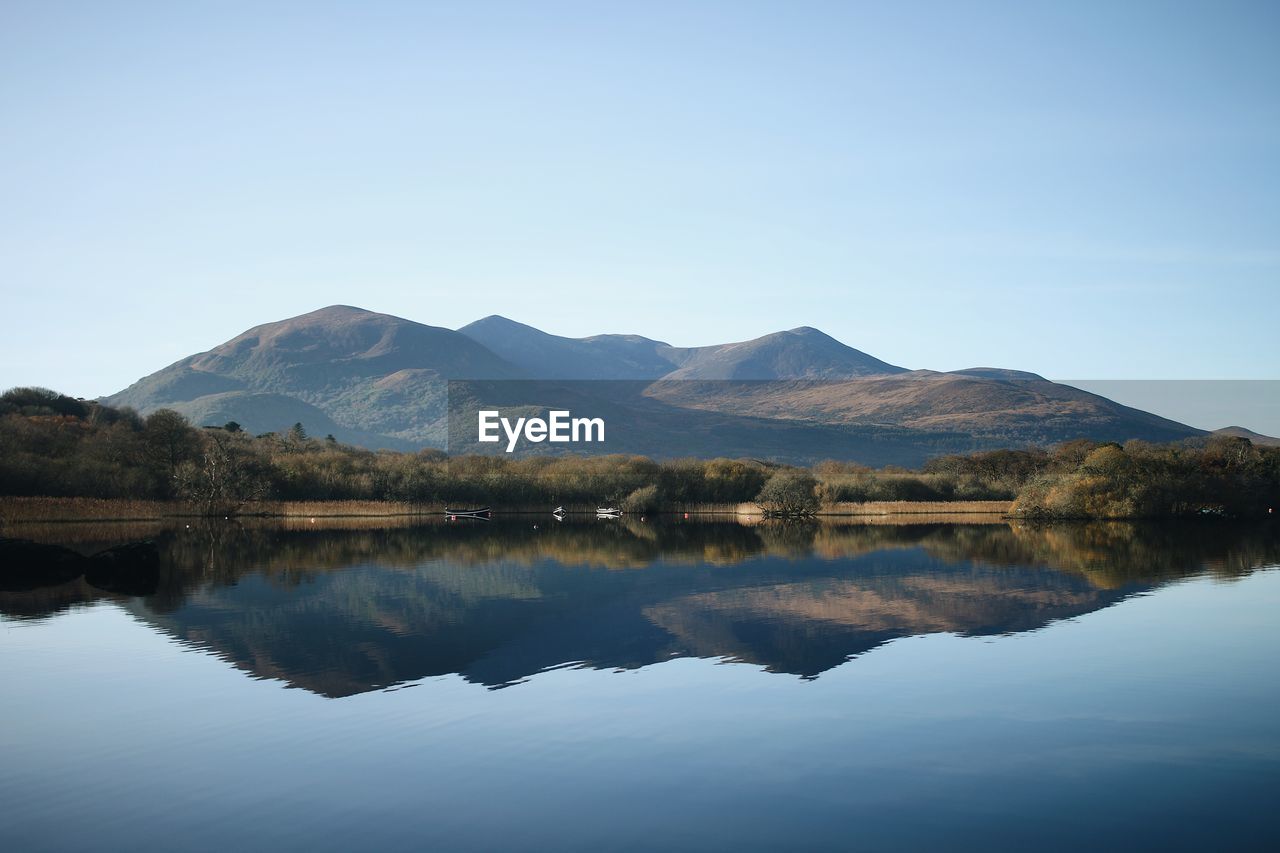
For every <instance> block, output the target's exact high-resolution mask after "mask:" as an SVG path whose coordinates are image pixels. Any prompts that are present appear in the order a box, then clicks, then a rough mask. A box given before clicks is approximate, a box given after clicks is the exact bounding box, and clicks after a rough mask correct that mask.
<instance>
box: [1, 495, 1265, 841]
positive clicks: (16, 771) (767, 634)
mask: <svg viewBox="0 0 1280 853" xmlns="http://www.w3.org/2000/svg"><path fill="white" fill-rule="evenodd" d="M333 524H334V523H333V522H330V523H329V525H328V526H326V525H325V524H324V523H323V522H322V523H320V524H318V525H314V526H313V525H310V524H288V525H283V524H268V523H247V524H237V523H235V522H223V523H218V524H212V525H193V526H192V527H190V528H188V527H186V526H184V525H181V524H180V525H177V528H178V529H165V530H153V529H144V528H145V526H143V527H141V528H140V527H130V526H123V527H114V526H112V525H97V526H94V525H75V526H65V527H55V526H42V527H36V528H32V529H31V531H29V532H28V533H29V535H30V536H31V537H32V538H41V539H44V540H45V541H59V540H61V541H62V542H64V544H70V545H72V546H74V547H77V548H79V549H81V550H84V551H86V552H88V551H92V550H95V549H96V548H98V547H102V546H104V545H107V544H111V542H112V541H116V540H120V539H127V538H132V537H135V536H137V535H138V534H139V533H140V532H141V533H143V534H144V535H155V536H157V539H158V542H159V543H160V545H161V549H162V577H161V582H160V584H159V587H158V588H157V589H155V590H154V592H152V593H151V594H148V595H143V596H133V597H130V596H122V595H117V594H112V593H108V592H104V591H101V590H98V589H95V588H94V587H91V586H89V585H88V584H87V583H85V582H84V581H83V580H78V581H74V582H72V583H68V584H64V585H61V586H57V587H48V588H44V589H35V590H28V591H21V592H0V849H2V850H14V851H17V850H41V849H52V850H66V849H113V850H130V851H146V850H156V851H179V850H236V849H283V850H352V849H369V850H387V849H415V850H416V849H439V850H499V849H503V850H507V849H514V850H613V849H618V850H632V849H636V850H654V849H682V850H683V849H689V850H757V849H759V850H779V849H783V850H800V849H830V850H903V849H961V850H1023V849H1076V848H1079V847H1089V848H1093V849H1116V850H1132V849H1162V850H1167V849H1187V850H1205V849H1276V844H1277V840H1278V838H1280V817H1278V816H1277V812H1276V798H1277V795H1278V794H1280V572H1277V571H1275V570H1274V569H1275V567H1276V566H1277V564H1280V531H1277V529H1276V528H1275V527H1274V526H1271V527H1237V526H1226V525H1217V524H1211V523H1210V524H1201V525H1191V526H1187V525H1184V526H1181V527H1170V526H1156V525H1145V526H1144V525H1125V524H1102V525H1063V526H1052V527H1024V526H1010V525H1006V524H985V525H976V524H910V525H851V526H838V525H831V524H822V525H794V524H792V525H777V526H772V525H764V526H744V525H739V524H737V523H733V522H696V523H693V522H682V521H675V520H666V521H657V522H654V521H653V520H650V521H648V522H641V521H639V520H634V519H626V520H623V521H601V522H597V521H577V522H575V521H566V522H564V523H562V524H557V523H555V522H553V521H551V520H550V519H549V518H548V519H546V520H545V521H544V520H536V519H533V518H522V519H518V520H512V521H494V522H491V523H487V524H486V523H481V522H476V523H455V524H443V523H441V524H417V525H413V524H401V525H399V526H389V527H384V526H369V524H368V523H357V522H350V523H349V526H347V527H345V528H344V527H334V526H333ZM7 533H8V535H11V536H23V535H24V531H22V530H20V529H18V528H12V529H10V530H8V531H7Z"/></svg>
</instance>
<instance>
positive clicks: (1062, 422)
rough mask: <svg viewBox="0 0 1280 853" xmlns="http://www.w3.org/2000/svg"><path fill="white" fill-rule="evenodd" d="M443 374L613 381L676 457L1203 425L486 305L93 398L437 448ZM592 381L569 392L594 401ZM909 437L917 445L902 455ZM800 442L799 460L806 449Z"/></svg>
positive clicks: (264, 351) (269, 337) (979, 373)
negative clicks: (683, 425)
mask: <svg viewBox="0 0 1280 853" xmlns="http://www.w3.org/2000/svg"><path fill="white" fill-rule="evenodd" d="M451 380H477V381H490V380H493V381H501V380H526V381H529V380H541V381H543V382H570V381H578V380H609V381H610V382H611V383H613V386H612V389H611V390H610V392H609V394H610V401H609V405H610V407H611V408H610V411H613V412H615V413H616V414H615V416H616V417H627V418H632V417H634V418H635V419H636V420H635V422H634V423H628V424H627V425H626V426H627V427H628V430H629V432H630V434H632V435H635V436H640V435H642V434H644V433H645V432H646V430H648V431H650V432H652V433H653V434H649V435H645V436H644V439H645V440H644V442H643V444H644V447H645V448H646V449H648V450H650V451H651V450H652V448H655V447H656V448H659V449H660V448H664V447H667V448H669V449H670V453H671V455H681V454H680V450H681V448H682V447H689V448H696V452H698V453H700V454H701V453H714V452H715V451H714V446H715V443H716V439H715V436H716V435H717V433H718V431H719V430H721V429H726V430H731V431H732V434H733V436H734V440H733V442H731V443H732V445H733V447H734V448H735V449H736V450H739V451H743V452H750V451H751V449H752V447H753V441H754V439H752V437H751V436H752V435H753V434H755V433H753V430H758V431H759V435H760V440H761V442H762V447H761V449H765V448H766V447H767V450H768V453H769V454H771V456H769V457H768V458H780V459H783V457H785V455H786V454H787V453H788V451H787V450H786V447H785V444H786V442H785V441H782V442H780V441H779V436H794V437H795V441H797V442H799V443H804V442H806V441H809V440H810V439H811V438H812V437H813V436H817V435H819V434H820V435H821V436H823V438H822V440H821V442H820V447H819V446H814V447H811V448H808V452H810V453H816V452H819V451H820V452H822V453H830V454H834V455H841V454H846V455H848V456H849V457H850V458H856V459H857V461H863V462H866V463H868V464H884V463H886V462H890V461H892V462H893V463H894V464H902V463H904V462H910V461H913V460H915V461H922V460H923V459H925V458H928V457H929V456H930V455H933V454H935V453H937V452H939V446H940V445H939V438H938V437H939V436H940V435H943V434H945V435H947V436H951V438H949V439H947V441H948V442H950V443H951V444H952V445H953V446H954V445H955V444H956V442H958V441H960V440H961V438H960V437H963V436H968V437H969V438H970V439H972V445H973V446H974V447H990V446H1022V445H1025V444H1029V443H1045V442H1053V441H1060V440H1065V439H1067V438H1072V437H1092V438H1099V439H1101V440H1121V441H1122V440H1126V439H1128V438H1142V439H1146V440H1160V441H1163V440H1174V439H1177V438H1188V437H1193V436H1197V435H1203V434H1204V433H1203V431H1201V430H1196V429H1194V428H1192V427H1188V426H1186V425H1184V424H1178V423H1176V422H1174V421H1170V420H1168V419H1165V418H1160V417H1158V416H1155V415H1151V414H1150V413H1147V412H1141V411H1139V410H1136V409H1131V408H1128V407H1125V406H1121V405H1119V404H1117V403H1115V402H1113V401H1111V400H1108V399H1107V398H1105V397H1100V396H1098V395H1094V394H1089V393H1087V392H1084V391H1080V390H1079V389H1075V388H1072V387H1071V386H1067V385H1060V384H1058V383H1054V382H1050V381H1049V380H1046V379H1044V378H1043V377H1041V376H1039V375H1038V374H1035V373H1030V372H1026V371H1019V370H1012V369H1006V368H991V367H979V368H968V369H965V370H958V371H951V372H945V373H944V372H939V371H930V370H910V369H908V368H905V367H901V366H898V365H893V364H889V363H888V362H884V361H882V360H880V359H877V358H875V357H874V356H872V355H869V354H868V353H865V352H862V351H861V350H857V349H854V348H853V347H850V346H848V345H846V344H844V343H842V342H841V341H839V340H837V339H835V338H833V337H831V336H830V335H827V334H826V333H824V332H822V331H820V330H818V329H816V328H813V327H811V326H800V327H796V328H794V329H788V330H784V331H779V332H773V333H770V334H766V335H762V336H760V337H757V338H753V339H751V340H748V341H736V342H730V343H724V344H711V345H708V346H701V347H674V346H671V345H670V344H668V343H666V342H663V341H659V340H655V339H652V338H647V337H644V336H643V335H636V334H603V335H593V336H590V337H585V338H568V337H563V336H559V335H552V334H550V333H547V332H544V331H542V330H540V329H537V328H535V327H533V326H528V325H526V324H523V323H519V322H517V321H515V320H511V319H508V318H506V317H502V316H500V315H496V314H495V315H489V316H487V317H484V318H481V319H480V320H477V321H475V322H473V323H470V324H468V325H466V326H463V327H461V328H460V329H457V330H451V329H447V328H444V327H439V326H430V325H426V324H423V323H419V322H416V321H413V320H408V319H405V318H401V317H396V316H394V315H390V314H381V313H377V312H373V311H368V310H365V309H362V308H358V307H356V306H350V305H331V306H327V307H325V308H321V309H318V310H315V311H311V312H307V313H305V314H301V315H298V316H295V317H289V318H285V319H283V320H278V321H274V322H270V323H263V324H259V325H256V326H253V327H251V328H249V329H247V330H245V331H244V332H242V333H240V334H239V335H236V336H234V337H232V338H230V339H229V340H227V341H226V342H224V343H222V344H219V345H218V346H215V347H213V348H211V349H209V350H207V351H205V352H202V353H195V354H193V355H190V356H187V357H186V358H184V359H180V360H179V361H177V362H174V363H173V364H171V365H169V366H168V367H165V368H163V369H161V370H159V371H157V372H155V373H153V374H150V375H148V376H145V377H143V378H141V379H139V380H138V381H137V382H135V383H133V384H132V385H130V386H129V387H128V388H125V389H123V390H121V391H119V392H117V393H116V394H113V395H110V396H108V397H105V398H103V400H104V402H106V403H109V404H112V405H120V406H131V407H133V408H135V409H137V410H139V411H140V412H142V413H144V414H145V413H148V412H150V411H154V410H155V409H158V408H173V409H176V410H177V411H179V412H181V413H183V414H184V415H187V416H188V417H190V418H192V419H193V420H194V421H196V422H198V423H206V422H208V420H209V419H214V420H215V421H216V419H217V418H222V417H224V416H226V418H227V419H229V420H236V421H238V422H240V423H241V424H243V425H244V426H245V428H246V429H249V430H250V431H253V432H273V431H279V430H282V429H287V428H288V427H289V426H291V425H292V423H293V422H295V421H297V420H303V416H306V418H307V419H308V420H310V421H311V423H309V424H308V423H306V421H305V420H303V423H304V425H306V426H308V428H309V429H310V430H311V431H312V432H315V433H317V434H320V433H322V432H323V433H328V432H332V433H333V434H334V435H335V437H338V438H340V440H343V441H348V442H350V443H354V444H359V445H361V446H366V447H371V448H375V449H376V448H391V449H412V448H416V447H441V446H444V445H445V444H446V441H447V437H448V416H447V410H446V404H447V396H448V383H449V381H451ZM618 383H622V384H621V385H619V384H618ZM628 383H631V384H628ZM522 387H523V386H522ZM591 387H592V386H590V385H584V386H582V387H580V388H578V390H577V391H576V392H575V396H574V397H573V399H587V400H589V399H592V398H591V396H590V393H591ZM530 388H531V389H533V390H531V391H530V393H536V388H537V386H536V385H533V384H531V385H530ZM584 394H585V395H586V396H585V397H584V396H583V395H584ZM599 399H601V400H602V401H603V399H604V398H603V397H602V398H599ZM529 404H530V405H534V407H535V408H536V407H537V406H538V405H545V403H539V402H538V401H536V400H534V401H531V402H530V403H529ZM681 413H684V414H683V415H682V414H681ZM695 413H697V416H696V417H695ZM708 416H710V417H708ZM681 417H684V418H686V419H689V418H692V420H688V423H689V424H693V423H697V424H698V427H697V429H698V430H699V431H700V433H701V435H700V437H699V440H698V441H697V442H694V441H692V440H691V439H690V438H689V436H688V435H687V434H686V433H687V430H683V431H682V430H681V429H680V427H679V424H680V418H681ZM290 418H292V419H293V420H290ZM775 426H776V427H782V428H783V431H782V432H778V431H777V430H776V429H775V428H774V427H775ZM810 427H812V428H813V429H810ZM814 429H817V430H818V432H815V431H814ZM886 430H888V431H887V432H886ZM766 433H769V434H770V437H767V438H766ZM841 435H847V436H848V439H847V442H845V443H844V444H842V443H841V442H842V441H844V440H843V439H840V436H841ZM913 435H914V436H918V440H916V441H915V444H914V446H915V447H916V450H915V451H908V450H904V446H905V445H904V442H905V443H906V445H911V441H912V440H911V439H910V436H913ZM833 436H834V437H833ZM890 436H891V439H890ZM813 440H816V439H813ZM877 441H880V442H881V443H882V446H883V453H879V452H878V451H877V450H876V448H877V446H880V445H877ZM780 444H781V445H782V446H781V447H780ZM841 447H844V448H845V449H844V450H841ZM805 452H806V450H805V449H804V448H800V447H797V448H796V450H795V455H796V456H797V458H800V457H803V458H809V457H807V456H804V453H805ZM784 461H785V460H784Z"/></svg>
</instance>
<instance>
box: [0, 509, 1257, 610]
mask: <svg viewBox="0 0 1280 853" xmlns="http://www.w3.org/2000/svg"><path fill="white" fill-rule="evenodd" d="M118 532H119V531H116V533H118ZM149 532H154V530H152V531H149ZM99 535H101V534H99ZM94 541H95V544H100V541H99V540H94ZM158 544H159V546H160V549H161V583H160V588H159V591H158V592H157V593H156V594H155V595H154V596H150V597H149V598H148V605H149V606H150V607H151V608H152V609H154V610H156V611H158V612H167V611H170V610H173V609H176V608H178V607H180V606H182V604H183V602H184V601H185V600H186V598H187V596H189V595H190V594H191V593H192V592H193V591H194V590H197V589H199V588H201V587H205V586H210V585H212V586H225V585H230V584H234V583H236V582H238V581H239V580H240V579H241V578H243V577H245V576H246V575H249V574H254V573H260V574H262V575H263V576H264V577H266V578H267V579H269V581H270V582H271V583H273V584H277V585H282V586H294V585H298V584H302V583H305V582H307V581H308V580H310V579H313V578H315V577H316V576H317V575H318V574H319V573H322V572H330V571H335V570H341V569H346V568H350V567H357V566H373V567H382V568H387V569H393V570H411V569H414V568H415V567H420V566H422V565H424V564H427V563H448V564H454V565H457V566H462V567H478V566H494V565H503V566H517V567H528V566H533V565H536V564H539V563H543V562H552V563H558V564H560V565H563V566H569V567H583V568H587V569H609V570H622V569H628V570H630V569H643V568H645V567H648V566H651V565H653V564H654V563H657V562H662V563H667V564H675V565H711V566H723V567H730V568H731V567H732V566H734V565H736V564H740V563H743V562H745V561H748V560H753V559H759V558H766V557H773V558H783V559H788V560H803V559H807V558H811V557H814V558H817V559H819V560H824V561H838V560H849V559H853V558H857V557H860V556H862V555H866V554H869V553H873V552H876V551H889V550H904V549H921V550H922V551H923V552H924V553H925V554H927V555H928V556H930V557H931V558H933V559H936V560H939V561H942V562H944V563H964V562H972V563H979V564H984V565H989V566H994V567H1044V568H1049V569H1053V570H1057V571H1064V572H1070V573H1073V574H1078V575H1082V576H1084V577H1085V578H1086V579H1087V580H1088V582H1089V583H1090V584H1091V585H1093V586H1095V587H1097V588H1100V589H1111V588H1116V587H1120V586H1124V585H1126V584H1134V583H1144V582H1152V581H1158V580H1162V579H1167V578H1175V577H1181V576H1185V575H1188V574H1192V573H1196V572H1200V571H1210V572H1213V573H1214V574H1217V575H1221V576H1225V577H1233V576H1238V575H1241V574H1244V573H1247V572H1248V571H1250V570H1252V569H1254V568H1257V567H1259V566H1262V565H1267V564H1271V563H1276V562H1278V561H1280V530H1278V529H1277V526H1276V525H1271V524H1264V525H1237V524H1229V523H1213V522H1207V523H1200V524H1163V523H1129V522H1092V523H1078V524H1054V525H1033V524H1013V525H1005V524H984V525H964V524H922V525H884V526H880V525H861V524H832V523H806V522H782V523H766V524H757V525H743V524H738V523H735V522H705V521H699V522H692V523H669V522H667V523H661V522H659V523H653V522H649V523H646V522H640V521H638V520H635V519H630V518H627V519H623V520H621V521H618V522H611V523H574V522H566V523H563V524H556V523H554V522H550V523H542V522H538V523H536V526H535V522H532V521H527V520H525V521H519V522H501V521H499V522H492V523H487V524H486V523H458V524H431V525H425V526H424V525H420V524H419V525H405V526H399V527H378V528H374V529H354V530H348V529H321V530H314V529H306V528H305V527H304V528H302V529H282V528H281V527H280V526H278V525H272V524H269V523H237V522H235V521H232V522H206V523H200V524H192V525H190V526H189V527H186V526H184V527H183V528H180V529H176V530H174V529H169V530H164V531H163V532H161V533H160V534H159V536H158ZM85 547H88V546H87V545H82V546H81V549H82V550H83V549H84V548H85ZM112 597H113V596H110V595H108V594H105V593H103V592H102V591H100V590H96V589H94V588H92V587H89V586H87V585H85V584H83V583H82V582H73V583H71V584H63V585H61V586H58V587H51V588H47V589H43V590H33V591H30V592H24V593H0V612H3V613H6V614H9V615H15V616H32V615H41V614H43V613H49V612H55V611H57V610H62V609H65V608H66V607H69V606H72V605H75V604H77V603H82V602H85V601H92V600H98V599H104V598H112Z"/></svg>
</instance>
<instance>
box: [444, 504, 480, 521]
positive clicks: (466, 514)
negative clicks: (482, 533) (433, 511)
mask: <svg viewBox="0 0 1280 853" xmlns="http://www.w3.org/2000/svg"><path fill="white" fill-rule="evenodd" d="M444 514H445V516H446V517H447V518H449V519H450V520H453V519H455V518H488V517H489V507H487V506H486V507H483V508H481V509H449V508H448V507H445V510H444Z"/></svg>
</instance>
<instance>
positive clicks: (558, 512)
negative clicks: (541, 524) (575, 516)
mask: <svg viewBox="0 0 1280 853" xmlns="http://www.w3.org/2000/svg"><path fill="white" fill-rule="evenodd" d="M551 514H552V515H564V507H562V506H558V507H556V508H555V509H553V510H551Z"/></svg>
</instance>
